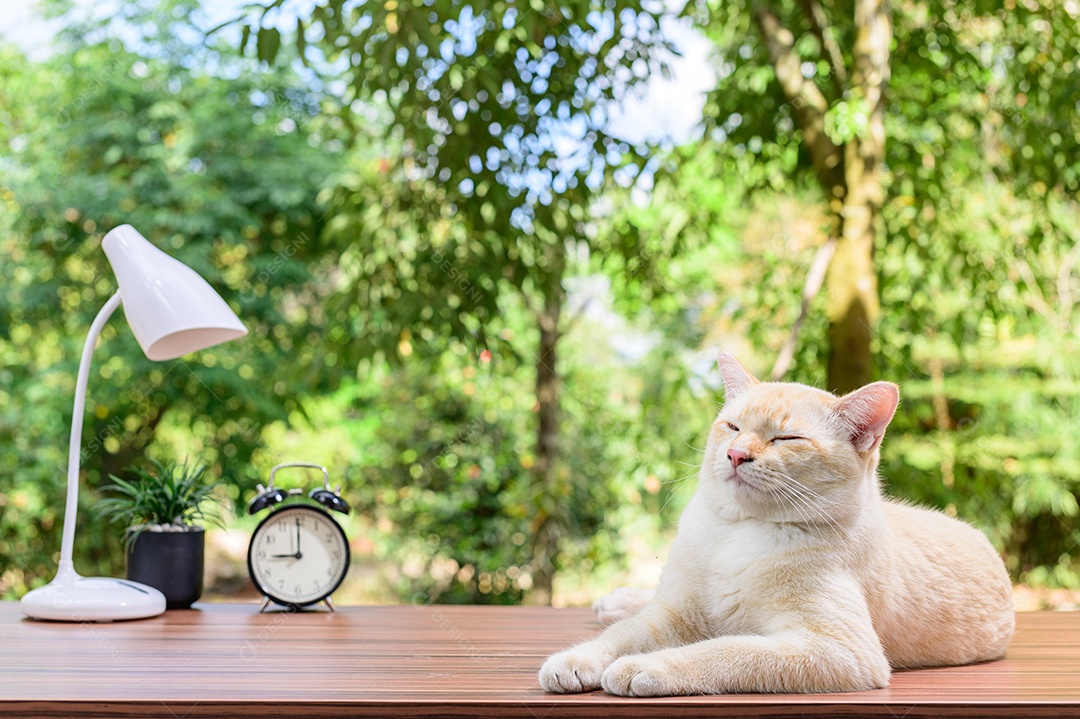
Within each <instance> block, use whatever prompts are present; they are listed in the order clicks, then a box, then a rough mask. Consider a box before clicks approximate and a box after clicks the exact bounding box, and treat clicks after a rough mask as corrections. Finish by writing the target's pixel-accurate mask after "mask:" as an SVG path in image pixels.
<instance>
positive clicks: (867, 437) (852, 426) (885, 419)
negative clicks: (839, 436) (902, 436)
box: [836, 382, 900, 452]
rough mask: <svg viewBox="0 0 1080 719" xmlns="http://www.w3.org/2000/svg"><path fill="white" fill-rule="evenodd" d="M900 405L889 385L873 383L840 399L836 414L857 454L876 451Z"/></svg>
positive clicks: (896, 388) (893, 387)
mask: <svg viewBox="0 0 1080 719" xmlns="http://www.w3.org/2000/svg"><path fill="white" fill-rule="evenodd" d="M899 402H900V389H899V388H898V387H897V386H896V385H894V384H893V383H892V382H874V383H872V384H868V385H866V386H865V387H863V388H861V389H857V390H855V391H854V392H852V393H850V394H846V395H844V396H843V397H841V398H840V401H839V402H838V403H837V404H836V410H837V412H838V413H839V415H840V417H841V419H842V420H843V421H844V424H845V425H846V427H847V430H848V432H849V434H850V438H851V443H852V444H854V445H855V449H856V450H857V451H859V452H870V451H872V450H874V449H877V447H878V445H879V444H881V438H882V437H884V436H885V428H886V427H887V426H889V422H890V421H891V420H892V418H893V413H895V412H896V405H897V404H899Z"/></svg>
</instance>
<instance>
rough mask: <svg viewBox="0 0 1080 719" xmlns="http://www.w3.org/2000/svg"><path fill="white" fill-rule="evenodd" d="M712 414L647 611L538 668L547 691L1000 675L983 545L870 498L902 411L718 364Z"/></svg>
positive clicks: (950, 524)
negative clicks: (721, 400) (942, 672)
mask: <svg viewBox="0 0 1080 719" xmlns="http://www.w3.org/2000/svg"><path fill="white" fill-rule="evenodd" d="M720 370H721V373H722V375H723V379H724V387H725V394H726V401H725V404H724V407H723V409H722V411H721V412H720V415H719V417H718V418H717V419H716V422H715V423H714V424H713V426H712V431H711V432H710V434H709V440H708V444H707V446H706V450H705V459H704V464H703V465H702V468H701V475H700V480H699V485H698V490H697V493H696V494H695V495H694V497H693V498H692V499H691V500H690V503H689V504H688V505H687V507H686V510H685V511H684V512H683V515H682V519H681V520H680V522H679V531H678V535H677V536H676V538H675V542H674V544H673V545H672V547H671V553H670V557H669V559H668V562H667V565H666V566H665V567H664V571H663V575H662V576H661V578H660V586H659V587H658V589H657V590H656V594H655V596H654V597H653V598H652V599H651V601H647V600H648V597H647V596H645V595H641V594H634V593H632V592H629V593H628V592H625V591H624V592H623V593H622V595H621V596H620V595H618V594H616V595H612V596H611V597H610V598H609V599H607V600H606V601H607V605H606V606H605V604H604V601H602V602H600V603H599V604H598V606H597V609H598V612H599V613H601V615H603V614H604V613H605V612H609V613H610V612H612V611H613V612H614V614H615V615H619V614H620V613H628V611H627V610H632V609H634V608H636V605H637V604H638V603H640V602H642V601H647V603H646V604H645V605H644V607H643V608H641V611H640V612H638V613H637V614H634V615H633V616H629V618H626V619H623V620H622V621H619V622H618V623H616V624H614V625H612V626H610V627H608V628H607V629H606V630H605V631H604V632H603V633H602V634H601V635H600V636H599V637H597V638H596V639H593V640H591V641H587V642H585V643H584V644H581V645H578V646H576V647H574V648H572V649H569V650H567V651H564V652H561V653H559V654H555V655H554V656H552V657H550V658H549V659H548V660H547V662H545V663H544V666H543V667H542V668H541V670H540V685H541V686H542V687H543V688H544V689H546V690H548V691H552V692H583V691H590V690H592V689H596V688H598V687H603V689H604V690H605V691H607V692H609V693H611V694H618V695H622V696H663V695H673V694H718V693H728V692H836V691H856V690H863V689H873V688H876V687H884V686H886V685H887V684H888V683H889V672H890V668H901V667H927V666H942V665H951V664H967V663H969V662H977V661H982V660H987V659H997V658H999V657H1001V656H1002V655H1003V654H1004V653H1005V648H1006V647H1007V646H1008V644H1009V639H1010V637H1011V636H1012V632H1013V623H1014V616H1013V608H1012V598H1011V597H1012V594H1011V586H1010V584H1009V577H1008V575H1007V573H1006V572H1005V567H1004V566H1003V565H1002V562H1001V559H1000V558H999V557H998V555H997V554H996V553H995V552H994V550H993V548H992V547H991V546H990V543H989V542H988V541H987V540H986V538H985V537H984V536H983V535H982V534H981V533H980V532H978V531H977V530H975V529H974V528H972V527H971V526H969V525H967V524H964V523H963V522H959V521H957V520H955V519H951V518H949V517H947V516H945V515H944V514H941V513H940V512H936V511H931V510H927V509H918V508H915V507H911V506H908V505H906V504H901V503H898V502H895V501H891V500H887V499H883V498H882V497H881V496H880V490H879V487H878V478H877V465H878V457H879V453H878V446H879V445H880V443H881V439H882V437H883V436H884V434H885V427H886V425H888V423H889V421H890V420H891V419H892V416H893V412H894V411H895V410H896V405H897V402H898V401H899V398H900V395H899V393H898V391H897V388H896V386H895V385H893V384H891V383H888V382H875V383H873V384H870V385H867V386H866V387H863V388H862V389H859V390H857V391H855V392H852V393H851V394H848V395H846V396H844V397H836V396H834V395H832V394H829V393H828V392H823V391H821V390H818V389H813V388H811V387H807V386H804V385H799V384H787V383H759V382H758V381H757V380H756V379H754V378H753V377H752V376H751V375H750V374H749V373H748V372H747V371H746V370H745V369H744V368H743V367H742V365H740V364H739V362H738V361H737V360H736V359H735V358H734V357H732V356H731V355H729V354H726V353H724V354H721V356H720Z"/></svg>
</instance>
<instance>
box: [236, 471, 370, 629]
mask: <svg viewBox="0 0 1080 719" xmlns="http://www.w3.org/2000/svg"><path fill="white" fill-rule="evenodd" d="M286 467H307V468H311V469H319V470H322V473H323V483H322V486H321V487H316V488H315V489H313V490H311V492H310V493H308V495H307V497H308V499H311V500H313V501H314V502H316V504H317V505H318V506H316V505H313V504H309V503H305V502H303V501H297V502H287V500H289V499H290V498H292V497H298V496H302V495H303V494H304V490H303V489H288V490H285V489H279V488H278V487H276V486H274V475H275V474H277V472H278V470H281V469H285V468H286ZM257 491H258V494H257V495H256V496H255V498H254V499H253V500H251V503H250V504H248V514H256V513H258V512H262V511H264V510H270V514H268V515H267V516H266V517H265V518H264V519H263V520H262V521H261V522H259V526H258V527H256V528H255V532H254V533H253V534H252V535H251V544H250V545H248V555H247V564H248V574H249V576H250V577H251V581H252V583H253V584H254V585H255V588H256V589H258V590H259V592H261V593H262V595H263V601H262V604H261V605H260V606H259V611H260V612H262V611H265V610H266V608H267V607H268V606H269V605H270V603H271V602H274V603H275V604H279V605H281V606H283V607H287V608H289V609H291V610H299V609H303V608H305V607H310V606H311V605H313V604H318V603H319V602H323V603H325V604H326V606H327V607H329V608H330V611H334V603H333V602H332V601H331V600H330V595H331V594H333V593H334V590H336V589H337V588H338V587H339V586H340V585H341V582H342V580H343V579H345V574H346V572H348V571H349V541H348V539H347V538H346V536H345V530H344V529H342V528H341V525H340V524H338V523H337V521H336V520H335V519H334V517H333V516H332V515H331V514H330V512H339V513H341V514H348V513H349V505H348V504H347V503H346V502H345V500H344V499H342V498H341V487H340V486H339V487H338V488H337V490H331V489H330V473H329V472H327V471H326V467H323V466H321V465H318V464H311V463H309V462H287V463H285V464H279V465H277V466H275V467H274V468H273V469H271V470H270V480H269V485H268V486H266V487H263V486H262V485H261V484H260V485H258V487H257ZM327 510H329V511H327Z"/></svg>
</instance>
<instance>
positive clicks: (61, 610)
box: [21, 562, 165, 622]
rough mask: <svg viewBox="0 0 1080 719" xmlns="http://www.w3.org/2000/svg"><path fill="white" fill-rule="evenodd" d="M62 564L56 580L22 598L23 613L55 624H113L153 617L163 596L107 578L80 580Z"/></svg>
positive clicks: (162, 604) (159, 610)
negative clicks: (119, 621) (123, 620)
mask: <svg viewBox="0 0 1080 719" xmlns="http://www.w3.org/2000/svg"><path fill="white" fill-rule="evenodd" d="M65 564H69V565H70V563H65V562H61V564H60V571H58V572H57V573H56V578H55V579H53V580H52V581H51V582H49V583H48V584H46V585H45V586H44V587H39V588H37V589H34V590H32V591H30V592H27V593H26V595H25V596H23V598H22V602H21V609H22V613H23V614H25V615H26V616H28V617H30V618H32V619H50V620H52V621H57V622H112V621H117V620H122V619H144V618H146V617H156V616H157V615H159V614H161V613H162V612H164V611H165V595H164V594H162V593H161V592H159V591H158V590H156V589H154V588H153V587H148V586H146V585H145V584H139V583H138V582H129V581H128V580H126V579H110V578H108V577H81V576H79V575H78V574H77V573H76V572H75V570H74V568H72V567H70V566H67V567H65V566H64V565H65Z"/></svg>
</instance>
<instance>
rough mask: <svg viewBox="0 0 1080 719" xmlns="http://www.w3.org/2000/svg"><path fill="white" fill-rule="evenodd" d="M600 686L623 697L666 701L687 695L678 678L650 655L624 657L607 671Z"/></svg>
mask: <svg viewBox="0 0 1080 719" xmlns="http://www.w3.org/2000/svg"><path fill="white" fill-rule="evenodd" d="M600 685H601V686H602V687H603V688H604V691H606V692H607V693H608V694H615V695H616V696H620V697H666V696H672V695H675V694H685V693H686V692H685V691H680V689H679V687H678V685H677V683H676V677H675V676H674V673H673V672H672V671H671V669H670V668H669V667H668V666H667V664H666V663H665V662H663V661H662V660H661V659H659V658H657V657H655V656H652V655H648V654H638V655H636V656H629V657H623V658H622V659H619V660H618V661H616V662H615V663H613V664H612V665H611V666H609V667H608V668H607V671H605V672H604V674H603V676H602V677H601V679H600Z"/></svg>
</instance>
